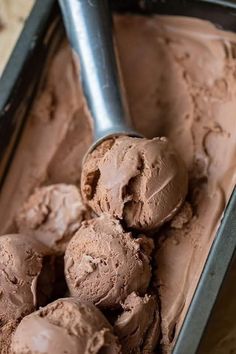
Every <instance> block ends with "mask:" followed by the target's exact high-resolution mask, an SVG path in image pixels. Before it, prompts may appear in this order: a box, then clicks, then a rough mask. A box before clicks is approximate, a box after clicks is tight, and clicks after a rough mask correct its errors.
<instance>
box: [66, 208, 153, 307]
mask: <svg viewBox="0 0 236 354" xmlns="http://www.w3.org/2000/svg"><path fill="white" fill-rule="evenodd" d="M152 249H153V242H152V240H151V239H147V238H146V237H144V236H143V237H139V238H137V239H134V238H133V237H132V234H131V233H130V232H125V231H124V229H123V227H122V226H121V224H120V222H119V221H118V220H116V219H113V218H111V217H110V216H109V215H105V214H103V215H102V216H100V217H99V218H94V219H91V220H89V221H84V222H83V224H82V226H81V228H80V229H79V230H78V231H77V233H76V234H75V236H74V237H73V238H72V239H71V241H70V243H69V245H68V247H67V249H66V253H65V276H66V280H67V284H68V287H69V290H70V293H71V295H72V296H77V297H78V298H80V299H81V300H82V301H85V300H86V301H90V302H92V303H94V304H95V305H97V306H98V307H99V308H103V309H112V308H116V307H119V305H120V302H122V301H124V300H125V299H126V297H127V296H128V295H129V294H130V293H131V292H133V291H136V292H138V293H140V294H145V291H146V289H147V287H148V285H149V282H150V279H151V265H150V253H151V252H152Z"/></svg>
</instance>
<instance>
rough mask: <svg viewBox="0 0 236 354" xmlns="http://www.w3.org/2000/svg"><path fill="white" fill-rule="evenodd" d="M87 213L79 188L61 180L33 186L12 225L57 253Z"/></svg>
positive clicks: (59, 252)
mask: <svg viewBox="0 0 236 354" xmlns="http://www.w3.org/2000/svg"><path fill="white" fill-rule="evenodd" d="M87 216H88V211H87V209H86V207H85V205H84V204H83V202H82V198H81V194H80V191H79V189H78V188H77V187H76V186H75V185H68V184H62V183H61V184H54V185H50V186H44V187H40V188H37V189H36V190H35V192H34V193H33V194H32V195H31V196H30V197H29V199H28V200H26V202H25V203H24V204H23V206H22V208H21V209H20V210H19V212H18V213H17V215H16V224H17V227H18V230H19V232H21V233H24V234H27V235H29V236H31V237H32V238H35V239H37V240H39V241H40V242H42V243H43V244H45V245H46V246H47V247H49V248H50V249H52V250H53V251H54V252H55V253H57V254H61V253H64V251H65V248H66V246H67V244H68V242H69V240H70V239H71V237H72V236H73V235H74V233H75V232H76V231H77V230H78V229H79V227H80V225H81V222H82V221H83V220H84V219H85V218H86V217H87Z"/></svg>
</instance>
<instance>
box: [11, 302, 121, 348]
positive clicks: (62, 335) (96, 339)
mask: <svg viewBox="0 0 236 354" xmlns="http://www.w3.org/2000/svg"><path fill="white" fill-rule="evenodd" d="M11 350H12V354H29V353H30V354H39V353H45V354H65V353H68V354H78V353H81V354H82V353H83V354H98V353H106V354H121V349H120V345H119V343H118V340H117V338H116V337H115V335H114V334H113V330H112V327H111V325H110V324H109V323H108V321H107V320H106V318H105V317H104V316H103V314H102V313H101V312H100V311H99V310H98V309H97V308H96V307H95V306H94V305H92V304H89V303H83V302H80V301H79V300H78V299H75V298H65V299H59V300H57V301H55V302H53V303H51V304H49V305H48V306H46V307H44V308H41V309H40V310H39V311H37V312H34V313H32V314H31V315H29V316H26V317H25V318H24V319H23V320H22V321H21V323H20V325H19V326H18V328H17V330H16V332H15V335H14V337H13V340H12V346H11Z"/></svg>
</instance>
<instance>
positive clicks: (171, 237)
mask: <svg viewBox="0 0 236 354" xmlns="http://www.w3.org/2000/svg"><path fill="white" fill-rule="evenodd" d="M114 20H115V31H116V41H117V47H118V51H119V57H120V62H121V69H122V72H123V77H124V84H125V88H126V91H127V99H128V103H129V108H130V111H131V116H132V118H133V123H134V125H135V127H136V128H137V130H138V131H139V132H140V133H141V134H143V135H144V136H145V137H147V138H149V139H152V138H153V137H155V136H167V138H168V140H169V141H170V142H171V144H172V145H173V146H174V148H175V150H176V151H177V152H178V154H179V156H181V158H182V159H183V160H184V162H185V165H186V166H187V169H188V172H189V193H188V196H187V200H188V203H189V206H190V207H189V208H188V207H187V208H186V209H185V211H183V210H181V211H180V212H181V213H182V215H180V216H179V215H178V216H176V218H177V219H176V218H175V219H174V220H173V222H171V224H170V223H168V222H167V223H166V225H164V226H163V227H162V228H161V229H160V230H159V231H157V233H156V236H155V239H156V241H157V240H158V242H156V250H155V258H156V267H155V275H154V277H153V278H152V282H151V283H152V286H154V285H155V286H156V288H155V291H156V293H157V294H158V296H159V300H160V314H161V316H160V318H161V346H162V350H163V351H165V352H167V353H170V352H171V350H172V347H173V344H174V342H175V339H176V337H177V335H178V333H179V330H180V328H181V325H182V323H183V319H184V317H185V315H186V312H187V310H188V307H189V304H190V302H191V299H192V296H193V294H194V291H195V289H196V285H197V284H198V281H199V277H200V275H201V272H202V269H203V267H204V264H205V261H206V259H207V256H208V253H209V250H210V247H211V245H212V242H213V241H214V238H215V235H216V230H217V228H218V226H219V224H220V220H221V218H222V215H223V211H224V209H225V206H226V204H227V201H228V200H229V197H230V195H231V193H232V190H233V187H234V185H235V177H236V173H235V171H236V165H235V151H236V143H235V136H236V125H235V112H236V99H235V97H236V81H235V71H236V59H235V45H236V35H235V34H234V33H230V32H225V31H222V30H220V29H218V28H216V27H215V26H214V25H213V24H211V23H209V22H206V21H202V20H198V19H194V18H186V17H169V16H152V17H145V16H134V15H125V16H123V15H119V16H115V18H114ZM55 46H56V45H55ZM144 53H145V55H144ZM77 64H78V65H75V62H74V58H73V56H72V53H71V50H70V48H69V45H68V43H66V42H65V41H63V42H62V43H60V45H58V46H57V47H56V51H55V53H54V54H53V56H51V57H50V58H49V60H48V61H47V65H46V67H45V71H44V72H43V75H42V81H41V84H40V86H39V90H38V92H37V95H36V99H35V102H34V105H33V107H32V109H31V111H30V113H29V117H28V120H27V123H26V126H25V130H24V132H23V134H22V138H21V141H20V143H19V146H18V149H17V151H16V154H15V156H14V160H13V162H12V164H11V166H10V169H9V172H8V175H7V178H6V180H5V184H4V187H3V189H2V190H1V197H0V219H1V225H0V232H1V234H5V233H9V232H12V230H14V220H15V217H16V215H17V213H18V210H19V209H20V208H21V206H22V204H23V203H24V202H25V200H26V199H27V198H28V197H29V195H30V194H31V193H32V191H33V190H34V189H35V188H36V187H38V186H40V185H42V184H49V183H50V184H54V183H73V184H77V186H78V185H79V183H80V174H81V166H82V159H83V156H84V154H85V152H86V151H87V149H88V148H89V146H90V144H91V143H92V131H93V126H92V123H91V117H90V114H89V111H88V109H87V106H86V101H85V97H84V94H83V91H82V86H81V84H80V81H79V80H77V79H75V78H76V77H77V78H78V76H79V70H78V67H79V63H77ZM129 167H130V166H129ZM131 167H132V166H131ZM124 300H125V299H124ZM213 352H214V349H213Z"/></svg>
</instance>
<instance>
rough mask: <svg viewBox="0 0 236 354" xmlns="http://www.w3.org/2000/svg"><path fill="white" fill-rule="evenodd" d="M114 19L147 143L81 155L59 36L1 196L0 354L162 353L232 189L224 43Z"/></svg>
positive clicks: (188, 26)
mask: <svg viewBox="0 0 236 354" xmlns="http://www.w3.org/2000/svg"><path fill="white" fill-rule="evenodd" d="M114 23H115V30H116V38H117V45H118V50H119V55H120V59H121V68H122V71H123V74H124V75H123V76H124V82H125V87H126V90H127V98H128V102H129V106H130V111H131V116H132V119H133V123H134V126H135V129H137V130H138V131H140V133H141V134H142V135H143V136H144V137H145V138H134V137H128V136H116V137H112V138H109V139H106V140H105V141H103V142H102V143H100V144H99V145H97V146H96V148H95V149H93V150H92V151H90V152H89V153H88V154H87V155H86V156H85V154H86V152H87V151H88V149H89V147H90V146H91V144H92V133H93V123H92V120H91V116H90V113H89V110H88V107H87V104H86V99H85V96H84V93H83V89H82V86H81V83H80V81H79V80H78V76H79V75H80V72H79V62H78V59H75V57H74V56H73V55H72V53H71V49H70V47H69V44H68V43H67V42H65V41H61V42H60V44H58V45H57V48H56V49H55V53H54V54H53V55H52V57H50V58H49V60H48V62H47V65H46V67H45V70H44V73H43V75H42V84H41V85H40V86H39V89H38V93H37V96H36V98H35V101H34V104H33V106H32V108H31V110H30V113H29V117H28V120H27V122H26V125H25V130H24V132H23V134H22V138H21V141H20V143H19V146H18V149H17V151H16V154H15V156H14V159H13V161H12V165H11V167H10V168H9V173H8V175H7V177H6V180H5V184H4V187H3V189H2V191H1V195H0V220H1V223H0V233H1V235H2V236H1V237H0V256H1V257H0V348H1V350H0V352H1V354H65V353H66V354H74V353H76V354H77V353H79V354H80V353H81V354H82V353H86V354H100V353H104V354H108V353H109V354H110V353H112V354H113V353H124V354H136V353H137V354H152V353H156V352H157V353H161V354H170V353H171V351H172V348H173V345H174V343H175V340H176V337H177V335H178V333H179V329H180V327H181V325H182V323H183V319H184V317H185V314H186V312H187V310H188V306H189V304H190V302H191V299H192V295H193V293H194V291H195V288H196V284H197V283H198V280H199V277H200V274H201V271H202V268H203V266H204V263H205V261H206V258H207V255H208V252H209V249H210V247H211V244H212V242H213V240H214V237H215V234H216V230H217V227H218V225H219V223H220V220H221V217H222V213H223V211H224V208H225V206H226V203H227V201H228V199H229V197H230V194H231V192H232V188H233V186H234V184H235V177H236V174H235V171H236V166H235V151H236V144H235V134H236V125H235V111H236V99H235V97H236V84H235V72H236V59H235V55H233V53H234V50H233V49H232V53H231V44H232V43H233V44H235V43H236V36H235V35H234V34H232V33H227V32H224V31H221V30H219V29H217V28H216V27H215V26H214V25H213V24H211V23H208V22H205V21H201V20H197V19H192V18H191V19H190V18H179V17H176V18H175V17H163V16H158V17H155V16H154V17H151V18H149V17H145V16H136V15H119V16H118V15H116V16H115V17H114ZM127 48H129V50H127ZM226 49H227V50H226ZM143 53H145V55H144V54H143ZM137 58H138V60H137ZM75 64H76V65H75ZM75 77H77V79H76V80H75ZM83 159H84V163H82V161H83ZM61 283H63V286H62V288H61V287H60V286H61ZM59 288H60V289H59ZM58 289H59V290H60V291H59V290H58Z"/></svg>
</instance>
